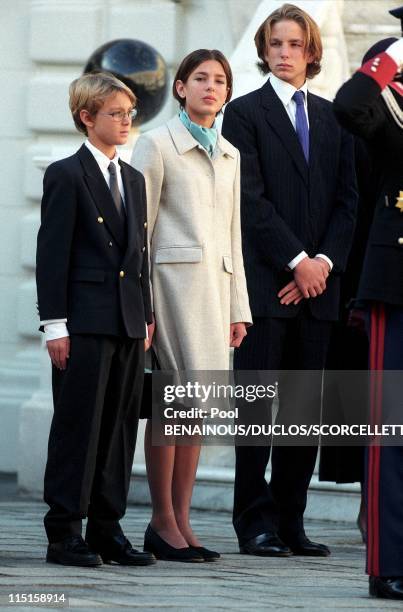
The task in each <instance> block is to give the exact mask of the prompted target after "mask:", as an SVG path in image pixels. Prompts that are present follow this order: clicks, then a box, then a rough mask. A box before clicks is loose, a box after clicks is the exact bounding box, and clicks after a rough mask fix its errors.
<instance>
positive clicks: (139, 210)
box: [36, 145, 152, 338]
mask: <svg viewBox="0 0 403 612" xmlns="http://www.w3.org/2000/svg"><path fill="white" fill-rule="evenodd" d="M119 163H120V166H121V172H122V180H123V185H124V191H125V210H126V217H127V221H126V222H124V221H123V220H122V219H121V217H120V215H119V213H118V212H117V209H116V206H115V204H114V201H113V199H112V195H111V192H110V190H109V188H108V185H107V183H106V181H105V178H104V176H103V174H102V172H101V170H100V168H99V166H98V163H97V162H96V160H95V158H94V156H93V155H92V153H91V152H90V151H89V149H88V148H87V147H86V146H85V145H83V146H82V147H81V148H80V149H79V150H78V151H77V153H75V154H74V155H72V156H71V157H68V158H66V159H62V160H60V161H57V162H55V163H53V164H51V165H50V166H49V167H48V168H47V170H46V172H45V177H44V192H43V199H42V209H41V226H40V229H39V233H38V242H37V260H36V278H37V290H38V310H39V316H40V319H41V320H48V319H64V318H67V327H68V330H69V332H70V333H76V334H84V333H91V334H105V335H122V334H124V335H127V336H129V337H131V338H144V337H145V323H146V321H147V322H148V323H150V322H151V321H152V312H151V298H150V286H149V273H148V254H147V221H146V219H147V212H146V211H147V206H146V194H145V183H144V178H143V175H142V174H141V173H140V172H138V171H137V170H135V169H134V168H132V167H131V166H129V164H126V163H125V162H123V161H119Z"/></svg>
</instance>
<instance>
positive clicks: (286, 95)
mask: <svg viewBox="0 0 403 612" xmlns="http://www.w3.org/2000/svg"><path fill="white" fill-rule="evenodd" d="M269 79H270V84H271V86H272V87H273V89H274V91H275V93H276V94H277V95H278V97H279V98H280V100H281V102H282V103H283V106H284V108H285V110H286V111H287V115H288V116H289V118H290V121H291V123H292V125H293V128H294V130H295V129H296V114H297V104H296V102H295V101H294V100H293V99H292V97H293V95H294V93H295V92H296V91H297V88H296V87H294V85H291V83H287V82H286V81H282V80H281V79H279V78H278V77H276V76H275V75H274V74H273V73H270V75H269ZM299 91H302V92H303V93H304V109H305V115H306V120H307V123H308V128H309V117H308V84H307V82H306V81H305V83H304V84H303V85H302V87H300V88H299ZM305 257H308V253H306V252H305V251H301V253H298V255H297V256H296V257H294V258H293V259H292V260H291V261H290V262H289V263H288V267H289V269H290V270H294V268H295V267H296V266H297V265H298V264H299V262H300V261H302V260H303V259H305ZM315 257H320V258H321V259H324V260H325V261H326V262H327V263H328V265H329V268H330V270H329V271H330V272H331V270H332V268H333V262H332V260H331V259H329V257H327V256H326V255H323V253H318V254H317V255H315Z"/></svg>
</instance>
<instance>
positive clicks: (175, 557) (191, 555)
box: [144, 525, 204, 563]
mask: <svg viewBox="0 0 403 612" xmlns="http://www.w3.org/2000/svg"><path fill="white" fill-rule="evenodd" d="M144 550H147V551H148V552H150V553H153V554H154V555H155V556H156V558H157V559H161V560H163V561H182V562H184V563H203V561H204V559H203V557H202V555H201V554H200V553H199V552H198V551H197V550H195V549H194V548H192V547H191V546H186V547H185V548H175V547H174V546H171V545H170V544H168V542H165V540H163V539H162V538H161V536H159V535H158V533H156V532H155V531H154V529H153V528H152V527H151V525H148V527H147V530H146V532H145V534H144Z"/></svg>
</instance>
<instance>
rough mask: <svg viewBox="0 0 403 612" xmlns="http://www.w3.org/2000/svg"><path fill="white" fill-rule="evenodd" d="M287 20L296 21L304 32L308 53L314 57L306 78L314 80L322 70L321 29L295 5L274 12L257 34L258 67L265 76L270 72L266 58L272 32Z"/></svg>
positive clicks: (288, 5) (286, 5) (282, 7)
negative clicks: (275, 26)
mask: <svg viewBox="0 0 403 612" xmlns="http://www.w3.org/2000/svg"><path fill="white" fill-rule="evenodd" d="M287 19H289V20H292V21H296V22H297V23H298V24H299V25H300V26H301V28H302V30H303V32H304V35H305V48H306V51H307V53H309V54H311V55H312V56H313V60H312V62H310V63H309V64H308V66H307V69H306V77H307V78H308V79H312V78H313V77H314V76H316V75H317V74H319V72H320V70H321V65H320V62H321V59H322V51H323V50H322V40H321V37H320V31H319V27H318V25H317V23H316V22H315V21H314V20H313V19H312V17H311V16H310V15H308V13H306V12H305V11H304V10H302V9H301V8H299V7H298V6H294V5H293V4H283V6H280V7H279V8H278V9H276V10H275V11H273V12H272V13H271V14H270V15H269V16H268V17H267V18H266V19H265V20H264V22H263V23H262V24H261V26H260V28H259V29H258V31H257V32H256V34H255V45H256V49H257V54H258V56H259V59H260V62H258V67H259V69H260V71H261V72H262V73H263V74H268V73H269V72H270V67H269V64H268V63H267V60H266V58H265V56H266V52H267V47H268V45H269V42H270V36H271V30H272V27H273V26H274V25H275V24H276V23H278V22H279V21H284V20H287Z"/></svg>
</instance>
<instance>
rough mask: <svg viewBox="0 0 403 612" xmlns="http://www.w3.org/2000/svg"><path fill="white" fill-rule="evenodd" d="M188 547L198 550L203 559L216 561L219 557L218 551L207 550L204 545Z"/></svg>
mask: <svg viewBox="0 0 403 612" xmlns="http://www.w3.org/2000/svg"><path fill="white" fill-rule="evenodd" d="M190 548H193V550H195V551H196V552H198V553H199V554H200V555H201V556H202V557H203V559H204V560H205V561H217V560H218V559H220V557H221V555H220V553H218V552H216V551H215V550H209V549H208V548H205V547H204V546H191V547H190Z"/></svg>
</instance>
